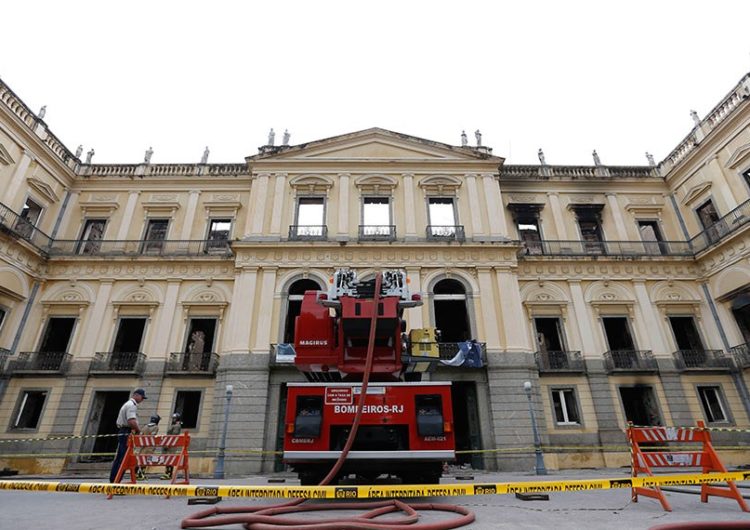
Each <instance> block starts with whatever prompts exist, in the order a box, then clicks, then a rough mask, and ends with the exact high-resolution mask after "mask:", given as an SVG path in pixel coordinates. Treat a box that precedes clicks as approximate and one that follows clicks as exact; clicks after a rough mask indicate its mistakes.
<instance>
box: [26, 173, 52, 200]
mask: <svg viewBox="0 0 750 530" xmlns="http://www.w3.org/2000/svg"><path fill="white" fill-rule="evenodd" d="M26 182H27V183H28V184H29V187H30V188H31V189H33V190H34V191H36V192H37V193H38V194H39V195H41V196H42V197H44V198H45V199H47V201H49V202H58V201H59V200H60V198H59V197H58V196H57V194H56V193H55V192H54V190H53V189H52V187H51V186H50V185H49V184H47V183H46V182H42V181H41V180H39V179H37V178H34V177H29V178H27V179H26Z"/></svg>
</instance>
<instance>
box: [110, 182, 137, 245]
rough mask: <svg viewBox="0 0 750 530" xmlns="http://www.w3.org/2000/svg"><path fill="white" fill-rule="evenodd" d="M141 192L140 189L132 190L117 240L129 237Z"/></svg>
mask: <svg viewBox="0 0 750 530" xmlns="http://www.w3.org/2000/svg"><path fill="white" fill-rule="evenodd" d="M140 194H141V192H140V190H139V191H131V192H130V194H129V195H128V202H127V204H126V205H125V211H124V212H123V213H122V219H121V220H120V228H119V229H118V230H117V237H116V238H115V239H116V240H117V241H124V240H126V239H127V238H128V230H129V229H130V225H131V223H132V221H133V213H134V212H135V205H136V203H137V202H138V196H139V195H140Z"/></svg>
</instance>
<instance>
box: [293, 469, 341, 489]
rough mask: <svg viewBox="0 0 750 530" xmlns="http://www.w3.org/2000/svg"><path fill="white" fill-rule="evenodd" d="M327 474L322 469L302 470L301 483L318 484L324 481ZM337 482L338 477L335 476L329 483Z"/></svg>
mask: <svg viewBox="0 0 750 530" xmlns="http://www.w3.org/2000/svg"><path fill="white" fill-rule="evenodd" d="M325 476H326V474H325V473H321V472H320V471H302V472H300V473H299V483H300V485H301V486H317V485H318V484H320V483H321V482H322V481H323V479H324V478H325ZM337 482H338V480H337V478H334V479H333V480H331V482H330V483H329V485H331V486H333V485H335V484H336V483H337Z"/></svg>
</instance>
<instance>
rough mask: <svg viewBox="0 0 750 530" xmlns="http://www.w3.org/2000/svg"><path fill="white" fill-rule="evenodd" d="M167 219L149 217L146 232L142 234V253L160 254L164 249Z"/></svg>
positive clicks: (167, 225)
mask: <svg viewBox="0 0 750 530" xmlns="http://www.w3.org/2000/svg"><path fill="white" fill-rule="evenodd" d="M167 228H169V219H149V220H148V224H147V225H146V233H145V234H144V236H143V247H142V252H143V253H144V254H160V253H161V252H162V251H163V250H164V241H165V240H166V239H167Z"/></svg>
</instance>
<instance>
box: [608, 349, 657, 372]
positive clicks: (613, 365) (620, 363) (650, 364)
mask: <svg viewBox="0 0 750 530" xmlns="http://www.w3.org/2000/svg"><path fill="white" fill-rule="evenodd" d="M604 368H605V370H607V372H618V371H624V372H656V371H658V370H659V365H658V364H657V363H656V359H654V356H653V354H652V353H651V350H610V351H608V352H605V353H604Z"/></svg>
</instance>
